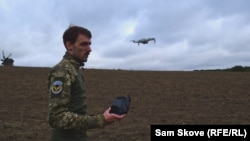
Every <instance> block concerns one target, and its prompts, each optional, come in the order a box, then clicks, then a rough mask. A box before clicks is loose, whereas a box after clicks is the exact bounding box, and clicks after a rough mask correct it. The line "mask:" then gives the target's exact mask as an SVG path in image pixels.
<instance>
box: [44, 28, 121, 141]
mask: <svg viewBox="0 0 250 141" xmlns="http://www.w3.org/2000/svg"><path fill="white" fill-rule="evenodd" d="M91 37H92V35H91V32H90V31H89V30H88V29H86V28H83V27H79V26H70V27H69V28H68V29H66V31H65V32H64V34H63V43H64V46H65V48H66V53H65V55H64V56H63V59H62V60H61V61H60V62H59V63H58V64H57V65H56V66H54V68H53V69H52V71H51V72H50V73H49V76H48V87H49V93H50V94H49V119H48V120H49V125H50V126H51V128H52V129H51V140H52V141H86V140H87V135H86V132H87V129H93V128H103V127H105V126H106V125H107V124H110V123H113V122H114V121H117V120H121V119H123V118H124V116H125V115H121V116H120V115H116V114H111V113H109V111H110V108H108V109H106V110H105V112H104V113H103V114H96V115H93V116H90V115H87V114H86V108H87V104H86V91H85V88H84V79H83V75H82V73H81V71H80V67H82V66H83V65H84V62H86V61H87V58H88V56H89V54H90V52H91V48H90V45H91Z"/></svg>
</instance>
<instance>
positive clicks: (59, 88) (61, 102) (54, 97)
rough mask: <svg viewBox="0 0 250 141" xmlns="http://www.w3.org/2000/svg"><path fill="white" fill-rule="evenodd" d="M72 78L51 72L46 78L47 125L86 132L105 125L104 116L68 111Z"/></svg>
mask: <svg viewBox="0 0 250 141" xmlns="http://www.w3.org/2000/svg"><path fill="white" fill-rule="evenodd" d="M73 79H74V77H72V74H70V73H69V72H68V71H65V70H56V71H52V72H51V73H50V74H49V77H48V86H49V119H48V120H49V125H50V126H51V127H53V128H57V129H76V130H87V129H91V128H102V127H104V126H105V125H106V123H105V119H104V116H103V115H102V114H97V115H93V116H90V115H79V114H76V113H73V112H70V111H69V108H68V103H69V101H70V92H71V84H72V83H73V81H74V80H73Z"/></svg>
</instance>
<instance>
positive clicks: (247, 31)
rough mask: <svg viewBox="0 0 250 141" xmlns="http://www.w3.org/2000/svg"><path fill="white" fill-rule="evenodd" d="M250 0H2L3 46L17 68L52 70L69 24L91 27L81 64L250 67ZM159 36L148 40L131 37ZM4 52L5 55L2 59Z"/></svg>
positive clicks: (0, 31)
mask: <svg viewBox="0 0 250 141" xmlns="http://www.w3.org/2000/svg"><path fill="white" fill-rule="evenodd" d="M249 6H250V1H249V0H0V49H1V51H2V50H4V52H5V56H8V55H9V54H10V53H12V55H11V58H13V59H14V61H15V62H14V65H15V66H38V67H52V66H54V65H55V64H56V63H57V62H59V61H60V60H61V59H62V56H63V55H64V53H65V48H64V46H63V43H62V34H63V32H64V30H65V29H66V28H67V27H68V26H69V25H70V24H75V25H80V26H84V27H86V28H88V29H90V30H91V32H92V35H93V38H92V46H91V47H92V52H91V54H90V56H89V59H88V62H87V63H86V64H85V68H98V69H99V68H100V69H128V70H196V69H217V68H231V67H233V66H235V65H242V66H250V14H249V13H250V8H249ZM149 37H154V38H156V43H154V42H153V41H151V42H149V43H148V44H145V45H144V44H140V45H139V46H138V44H135V43H133V42H131V40H138V39H141V38H149ZM1 57H2V56H1Z"/></svg>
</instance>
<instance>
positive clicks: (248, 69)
mask: <svg viewBox="0 0 250 141" xmlns="http://www.w3.org/2000/svg"><path fill="white" fill-rule="evenodd" d="M194 71H224V72H250V66H241V65H236V66H234V67H231V68H226V69H209V70H194Z"/></svg>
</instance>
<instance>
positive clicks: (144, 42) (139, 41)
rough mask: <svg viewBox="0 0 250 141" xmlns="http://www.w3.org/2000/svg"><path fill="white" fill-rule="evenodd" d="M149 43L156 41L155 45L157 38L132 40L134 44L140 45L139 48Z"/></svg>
mask: <svg viewBox="0 0 250 141" xmlns="http://www.w3.org/2000/svg"><path fill="white" fill-rule="evenodd" d="M149 41H154V43H155V38H143V39H140V40H137V41H136V40H132V42H133V43H138V46H139V45H140V43H141V44H148V42H149Z"/></svg>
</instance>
